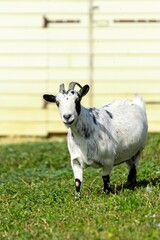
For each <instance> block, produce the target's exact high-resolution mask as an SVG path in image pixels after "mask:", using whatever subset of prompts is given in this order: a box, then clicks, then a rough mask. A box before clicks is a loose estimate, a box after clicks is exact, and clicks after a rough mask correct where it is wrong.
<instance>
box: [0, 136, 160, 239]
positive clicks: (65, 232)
mask: <svg viewBox="0 0 160 240" xmlns="http://www.w3.org/2000/svg"><path fill="white" fill-rule="evenodd" d="M159 160H160V136H159V135H158V134H157V135H149V137H148V142H147V146H146V148H145V150H144V152H143V155H142V158H141V161H140V164H139V169H138V184H137V186H136V188H135V191H131V190H128V189H126V188H125V182H126V179H127V173H128V172H127V167H126V165H125V164H122V165H120V166H116V167H114V169H113V171H112V176H111V181H112V184H114V186H115V188H117V190H118V194H116V195H113V194H109V195H107V194H103V193H102V188H103V186H102V179H101V170H95V169H93V168H88V169H86V170H85V172H84V183H83V188H82V198H81V199H80V200H79V201H75V199H74V179H73V174H72V170H71V167H70V160H69V154H68V150H67V143H66V142H62V143H59V142H52V143H51V142H48V143H47V142H39V143H26V144H17V145H3V146H0V239H1V240H2V239H7V240H9V239H14V240H23V239H24V240H26V239H29V240H30V239H43V240H44V239H45V240H47V239H53V240H54V239H58V240H63V239H65V240H66V239H73V240H76V239H77V240H81V239H88V240H92V239H95V240H103V239H104V240H106V239H114V240H119V239H122V240H126V239H129V240H131V239H134V240H141V239H143V240H145V239H148V240H150V239H152V240H156V239H159V236H160V209H159V206H160V204H159V203H160V202H159V195H160V194H159V193H160V192H159V179H160V178H159V177H160V165H159ZM147 189H148V190H147Z"/></svg>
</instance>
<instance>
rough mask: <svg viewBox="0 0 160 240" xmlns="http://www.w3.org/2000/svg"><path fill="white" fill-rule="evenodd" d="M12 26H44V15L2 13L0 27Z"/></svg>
mask: <svg viewBox="0 0 160 240" xmlns="http://www.w3.org/2000/svg"><path fill="white" fill-rule="evenodd" d="M10 26H14V27H15V28H16V27H23V28H24V27H30V28H31V27H34V28H35V27H42V26H43V17H42V16H41V15H39V16H36V15H29V14H27V15H17V14H14V15H12V14H11V15H8V14H7V15H4V14H3V15H0V28H7V27H10Z"/></svg>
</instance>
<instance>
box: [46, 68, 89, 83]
mask: <svg viewBox="0 0 160 240" xmlns="http://www.w3.org/2000/svg"><path fill="white" fill-rule="evenodd" d="M48 78H49V80H50V82H52V83H53V82H55V83H57V84H59V83H60V82H62V81H67V82H68V83H69V82H71V81H78V82H80V83H84V84H85V83H86V81H87V82H88V80H89V69H88V68H79V69H77V68H72V69H71V68H68V69H63V68H61V70H59V69H49V70H48Z"/></svg>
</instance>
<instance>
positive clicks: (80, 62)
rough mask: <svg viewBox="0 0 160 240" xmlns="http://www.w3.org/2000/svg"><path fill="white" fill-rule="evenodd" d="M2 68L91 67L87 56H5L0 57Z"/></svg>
mask: <svg viewBox="0 0 160 240" xmlns="http://www.w3.org/2000/svg"><path fill="white" fill-rule="evenodd" d="M0 67H12V68H13V67H18V68H19V67H22V68H23V67H26V68H28V67H32V68H38V67H39V68H41V67H42V68H47V67H60V68H64V67H89V56H87V55H75V56H74V55H62V56H60V55H52V56H46V55H40V56H35V55H33V56H32V55H30V56H28V55H19V56H18V55H15V56H12V55H8V56H6V55H4V56H2V55H1V56H0Z"/></svg>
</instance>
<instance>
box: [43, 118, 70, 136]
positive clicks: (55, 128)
mask: <svg viewBox="0 0 160 240" xmlns="http://www.w3.org/2000/svg"><path fill="white" fill-rule="evenodd" d="M47 127H48V133H54V134H59V133H67V132H68V129H67V128H66V127H65V126H64V124H63V123H62V122H61V121H54V122H53V121H52V122H48V125H47Z"/></svg>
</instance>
